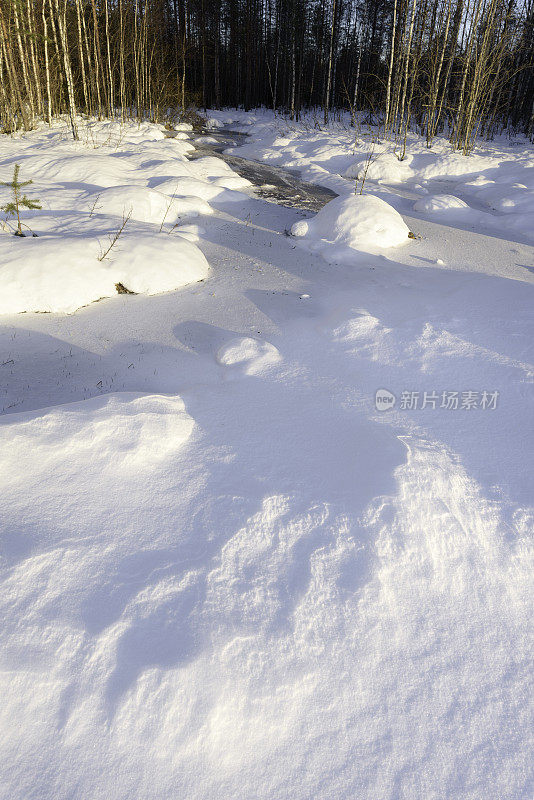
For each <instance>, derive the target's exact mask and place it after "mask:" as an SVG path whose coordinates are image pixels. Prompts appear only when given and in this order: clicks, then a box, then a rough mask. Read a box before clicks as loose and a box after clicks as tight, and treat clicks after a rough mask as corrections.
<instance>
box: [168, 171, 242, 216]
mask: <svg viewBox="0 0 534 800" xmlns="http://www.w3.org/2000/svg"><path fill="white" fill-rule="evenodd" d="M220 180H222V181H223V183H222V184H221V183H219V181H220ZM231 180H232V179H231V177H230V178H222V179H219V178H216V179H215V180H213V181H208V180H204V179H201V178H194V177H192V176H191V177H189V176H186V177H183V178H168V179H167V180H165V181H162V183H159V184H158V186H157V190H158V192H163V194H166V195H169V196H170V197H173V196H174V197H185V196H189V197H199V198H200V199H201V200H205V201H206V202H209V201H210V200H217V202H221V201H223V202H236V201H239V200H244V199H246V197H245V195H244V194H243V193H242V192H236V191H232V190H231V189H228V188H226V187H225V185H224V182H225V181H231ZM237 180H238V181H242V180H243V179H242V178H238V179H237ZM247 183H248V181H247ZM202 213H205V212H202Z"/></svg>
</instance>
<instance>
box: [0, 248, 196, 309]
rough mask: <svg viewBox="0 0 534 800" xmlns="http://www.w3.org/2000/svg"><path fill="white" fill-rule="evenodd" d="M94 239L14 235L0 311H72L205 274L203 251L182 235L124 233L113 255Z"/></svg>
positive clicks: (1, 278)
mask: <svg viewBox="0 0 534 800" xmlns="http://www.w3.org/2000/svg"><path fill="white" fill-rule="evenodd" d="M107 245H108V242H107V240H103V239H98V238H96V237H94V236H93V237H76V236H71V237H39V238H36V239H34V238H32V237H26V238H24V239H18V238H15V237H13V243H10V249H9V252H8V253H5V252H4V255H3V261H2V264H1V265H0V285H1V286H2V291H1V292H0V314H17V313H21V312H24V311H34V312H39V311H40V312H62V313H72V312H73V311H76V309H78V308H81V307H82V306H86V305H88V304H89V303H93V302H94V301H95V300H100V299H101V298H103V297H113V296H116V294H117V288H116V284H117V283H122V284H123V286H125V287H126V288H127V289H129V290H130V291H132V292H146V293H147V294H158V293H160V292H167V291H171V290H173V289H178V288H180V287H181V286H185V285H186V284H188V283H193V282H195V281H198V280H202V279H203V278H205V277H206V276H207V274H208V272H209V266H208V262H207V261H206V258H205V256H204V254H203V253H202V252H201V251H200V250H199V249H198V248H197V247H196V246H195V245H194V244H192V243H191V242H190V241H187V240H186V239H185V238H184V237H182V236H180V237H170V236H167V235H166V234H163V233H162V234H161V235H160V236H159V237H158V238H157V240H155V238H154V236H150V235H135V234H132V235H129V234H127V233H126V234H123V236H122V237H121V238H120V240H119V242H118V243H117V245H116V246H115V247H114V248H113V250H112V251H111V252H110V254H109V260H108V259H105V260H103V261H99V260H98V258H99V255H100V254H101V253H102V251H103V249H105V247H106V246H107Z"/></svg>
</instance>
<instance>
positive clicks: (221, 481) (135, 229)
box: [0, 111, 534, 800]
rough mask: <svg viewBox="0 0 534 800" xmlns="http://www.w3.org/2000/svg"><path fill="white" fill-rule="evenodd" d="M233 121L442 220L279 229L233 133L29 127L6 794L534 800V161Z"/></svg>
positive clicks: (13, 275) (10, 494)
mask: <svg viewBox="0 0 534 800" xmlns="http://www.w3.org/2000/svg"><path fill="white" fill-rule="evenodd" d="M209 125H210V126H211V127H212V129H213V130H214V131H216V130H220V129H221V127H225V128H232V129H234V130H238V131H247V132H248V133H249V136H248V137H247V139H246V140H245V142H244V143H243V144H241V146H240V147H237V148H235V149H234V150H232V153H230V154H229V155H233V156H241V155H242V156H244V157H245V158H247V159H249V160H250V159H252V160H257V161H259V162H261V163H265V164H267V165H274V166H276V167H284V168H287V169H289V170H292V171H293V174H295V172H298V173H299V174H300V175H301V177H302V178H303V179H304V180H306V181H309V182H311V183H314V184H320V185H322V186H323V187H326V188H327V189H329V190H330V191H331V192H336V193H337V194H340V195H343V194H344V193H345V194H347V193H351V192H353V190H354V184H355V180H356V179H357V174H358V172H359V171H361V169H362V165H363V168H365V166H366V165H367V166H368V169H367V176H366V177H367V180H366V184H365V189H364V194H366V193H368V194H373V195H376V196H378V197H380V198H381V199H382V200H386V201H387V203H389V204H390V205H391V206H392V207H393V208H394V209H396V211H397V212H399V213H400V214H401V215H402V217H403V218H404V220H405V222H406V224H407V225H408V227H409V229H410V231H413V232H414V234H415V235H416V237H417V238H415V239H407V240H406V243H405V244H403V245H401V246H399V247H390V248H387V249H384V248H381V247H380V241H379V240H377V243H376V247H370V248H369V250H368V251H367V252H363V251H355V250H352V251H351V249H350V248H349V247H347V246H346V245H345V244H343V243H342V244H341V245H340V243H339V242H337V243H334V244H332V243H330V242H328V241H325V240H324V239H321V240H319V239H318V238H317V237H315V238H314V236H313V235H312V234H311V233H308V234H307V235H304V236H302V237H296V236H291V235H288V232H289V231H290V230H291V228H292V226H293V225H295V224H296V223H301V222H303V221H308V220H310V219H311V218H312V217H313V211H310V210H309V208H310V206H309V205H308V206H306V203H304V209H306V208H308V210H303V209H302V208H299V207H295V206H298V205H299V203H298V202H297V203H296V204H292V203H290V204H288V205H287V206H282V205H280V204H279V203H278V202H273V197H274V196H271V197H270V196H269V192H270V191H271V189H270V188H269V186H268V185H267V186H265V185H263V187H262V191H263V193H264V196H263V197H260V196H258V194H256V193H255V191H254V188H253V187H251V186H250V185H249V183H248V181H247V180H246V179H245V178H242V177H239V176H237V175H236V174H235V172H232V171H231V168H230V166H229V165H226V164H223V162H222V161H220V160H218V159H217V160H216V157H215V156H214V155H212V154H210V153H209V152H207V151H206V152H205V153H203V154H202V155H201V157H200V158H192V159H191V160H189V159H190V157H191V156H192V155H194V152H193V146H194V145H195V144H196V146H197V147H198V148H201V147H205V146H206V145H208V146H209V145H210V142H209V138H210V137H209V133H208V134H207V138H206V136H203V137H196V136H195V134H193V133H191V132H189V131H187V130H185V131H183V130H182V131H179V133H180V134H183V135H182V136H180V137H179V138H177V139H165V138H164V134H163V132H162V131H161V130H160V129H159V128H158V127H157V126H149V125H147V126H144V127H143V128H142V129H138V128H137V127H135V126H127V127H126V128H125V129H120V132H118V130H119V129H118V126H113V125H111V124H110V125H107V126H106V125H104V124H102V125H100V126H98V125H96V124H94V125H88V126H87V131H88V133H87V136H86V138H85V139H84V141H82V142H81V143H79V144H73V143H70V142H69V141H68V139H67V131H66V130H65V128H64V126H63V127H61V126H57V127H56V128H54V129H53V130H52V131H48V130H47V129H45V128H42V129H40V130H38V131H36V132H32V133H31V134H28V135H26V136H20V137H18V138H7V137H3V138H2V141H1V142H0V178H1V179H2V180H4V181H8V180H10V177H11V174H12V170H13V164H14V163H20V164H21V179H22V180H24V179H26V178H30V177H31V178H33V179H34V181H35V183H34V184H33V185H32V186H30V187H28V188H27V189H26V190H25V191H26V192H27V193H28V195H32V196H35V197H36V198H39V199H40V200H41V203H42V205H43V209H42V210H40V211H38V210H37V211H28V212H26V214H25V215H24V221H25V223H26V224H27V225H28V226H30V227H31V229H32V230H34V231H35V232H36V233H38V237H37V238H33V237H27V238H24V239H18V237H12V236H10V235H9V234H8V233H7V232H4V233H3V234H0V255H1V262H0V313H2V314H3V316H2V317H1V319H0V354H1V357H0V381H1V384H0V392H1V394H0V410H1V411H2V412H3V413H2V416H1V417H0V440H1V443H0V476H1V477H0V483H1V487H0V488H1V497H2V504H1V511H0V514H1V529H2V562H1V573H0V580H1V585H2V589H1V593H0V603H1V606H2V621H3V622H2V626H1V629H0V642H1V647H0V653H1V656H0V658H1V662H2V671H1V673H0V680H1V682H2V693H3V702H2V709H1V712H0V720H1V721H0V731H1V736H0V753H1V762H0V763H1V764H2V766H1V767H0V771H1V773H2V782H1V787H2V788H0V797H1V798H6V800H7V798H9V800H29V798H39V800H52V798H54V800H72V799H73V798H80V800H81V798H83V800H97V798H114V800H127V799H128V800H133V798H143V800H156V799H157V800H171V798H172V800H175V799H176V798H188V800H193V799H195V800H215V798H227V799H228V800H230V799H231V800H252V798H254V800H261V799H264V800H282V799H283V798H287V800H289V799H291V800H309V799H310V798H314V799H317V800H319V799H320V800H327V799H328V800H341V798H347V800H348V798H350V800H354V798H358V800H360V799H361V800H377V799H378V798H380V800H397V799H398V798H421V800H423V798H424V800H430V798H433V799H435V800H437V799H438V798H440V799H442V800H454V799H457V800H460V799H461V800H468V799H470V800H480V798H481V797H484V798H486V800H504V799H505V798H507V799H508V800H520V799H523V798H524V800H527V798H531V797H532V792H533V789H534V784H533V773H532V752H533V745H534V735H533V730H534V727H533V711H534V700H533V697H534V692H533V670H532V645H533V637H532V619H533V612H534V608H533V605H534V602H533V597H534V592H533V588H534V586H533V574H534V573H533V569H532V567H533V558H532V555H533V549H532V540H531V536H532V529H533V520H534V510H533V505H532V472H533V469H532V467H533V459H532V444H533V437H532V433H533V418H534V415H533V403H532V376H533V371H534V368H533V366H532V342H533V338H532V333H533V307H534V306H533V295H534V291H533V286H532V284H533V283H534V247H533V242H534V226H533V225H532V214H531V209H532V207H533V204H532V198H533V197H534V153H533V151H532V147H531V146H529V145H528V143H526V142H520V143H519V144H518V143H508V142H504V141H503V142H497V143H491V144H481V145H480V146H479V147H477V149H476V150H475V152H474V154H473V155H472V156H470V157H469V159H466V158H465V157H464V156H458V155H456V154H451V153H450V152H449V151H448V150H447V148H446V145H445V144H444V143H440V142H438V143H436V146H435V148H434V149H433V150H432V151H431V153H426V152H425V149H423V144H422V143H419V142H418V141H417V140H416V139H415V138H414V139H413V141H411V142H410V143H409V148H408V154H409V157H408V159H407V162H408V163H405V162H398V161H397V163H395V161H396V159H395V157H394V154H392V153H390V152H389V151H388V150H387V148H386V146H385V145H384V147H383V150H382V151H381V153H380V157H379V158H378V157H377V158H376V159H375V155H376V148H380V147H382V145H374V148H375V149H374V150H373V154H372V159H374V160H372V159H369V152H370V150H369V148H371V149H372V148H373V144H372V143H371V139H370V138H368V139H367V140H365V141H364V140H363V139H362V144H361V145H360V144H359V145H357V146H356V148H355V147H354V142H353V133H352V132H351V131H350V129H348V127H346V126H345V127H344V126H339V125H333V126H331V128H330V129H328V130H326V131H325V130H322V131H317V130H314V129H313V126H312V125H311V124H310V123H309V121H308V122H307V123H306V124H301V125H290V124H289V123H287V122H285V121H281V120H274V119H273V118H272V116H269V115H267V114H265V113H264V114H259V113H258V114H245V113H244V112H235V111H234V112H212V113H210V121H209ZM198 138H200V141H197V142H195V139H198ZM212 138H213V139H216V138H217V137H215V136H213V137H212ZM211 144H212V145H213V144H214V142H211ZM390 156H392V157H391V158H390ZM221 165H222V166H221ZM234 168H238V164H237V163H235V164H234ZM407 170H411V172H407ZM180 181H181V183H180ZM176 187H178V188H176ZM3 191H7V190H3ZM295 191H296V192H297V193H298V191H300V190H299V189H298V186H297V189H296V190H295ZM312 193H313V192H312ZM162 197H163V198H164V199H162ZM327 197H328V193H326V195H325V199H327ZM165 198H167V199H165ZM274 199H276V200H278V201H280V197H274ZM457 201H458V202H457ZM3 202H4V201H3ZM336 202H337V201H336ZM203 204H204V205H203ZM291 205H293V207H290V206H291ZM414 206H415V208H414ZM125 212H126V216H128V213H130V216H129V218H128V222H127V227H126V229H125V231H124V232H123V234H121V236H120V237H119V240H118V241H117V243H116V245H114V247H113V248H112V250H111V252H110V254H109V257H106V258H105V259H103V260H102V261H99V260H98V256H99V255H102V252H103V249H105V247H106V246H107V245H106V242H108V237H111V240H112V239H113V236H114V231H115V232H116V231H117V230H118V227H120V225H121V224H122V219H123V214H124V213H125ZM320 213H322V212H320ZM194 215H197V216H194ZM192 219H193V220H194V221H193V222H192V221H191V220H192ZM175 226H178V227H175ZM309 230H310V231H312V227H310V229H309ZM23 248H25V249H23ZM88 275H90V276H92V277H90V278H88V277H87V276H88ZM116 283H121V284H124V286H125V287H126V288H128V289H130V290H132V291H135V292H136V293H135V294H117V290H116V288H115V284H116ZM99 298H103V299H99ZM94 300H98V302H93V301H94ZM76 309H77V310H76ZM22 311H25V312H26V313H16V312H22ZM46 311H48V312H49V313H38V312H46ZM377 392H378V397H377ZM388 399H389V405H388ZM385 408H387V409H388V410H384V409H385Z"/></svg>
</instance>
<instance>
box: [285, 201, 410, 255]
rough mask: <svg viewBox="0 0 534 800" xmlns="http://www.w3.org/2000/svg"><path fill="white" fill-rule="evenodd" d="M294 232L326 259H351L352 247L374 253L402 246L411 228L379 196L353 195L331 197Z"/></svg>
mask: <svg viewBox="0 0 534 800" xmlns="http://www.w3.org/2000/svg"><path fill="white" fill-rule="evenodd" d="M291 233H292V235H293V236H296V237H299V238H302V240H303V241H304V242H305V243H306V245H307V246H308V247H309V248H310V249H312V250H321V253H322V254H323V255H324V256H325V257H326V258H328V257H329V254H330V255H331V257H332V258H334V259H339V258H343V257H349V258H350V251H351V250H352V251H354V250H357V251H362V252H366V253H373V252H377V251H380V250H382V249H386V248H389V247H398V246H399V245H401V244H404V243H405V242H406V241H407V239H408V233H409V228H408V226H407V225H406V223H405V222H404V220H403V219H402V217H401V215H400V214H399V213H398V212H397V211H395V209H394V208H392V206H390V205H388V203H386V202H385V201H384V200H381V199H380V198H379V197H373V196H372V195H367V194H364V195H358V194H351V195H348V196H347V197H338V198H336V199H335V200H331V201H330V203H327V204H326V206H325V207H324V208H323V209H321V211H319V213H318V214H317V215H316V216H315V217H314V218H313V219H311V220H302V221H299V222H296V223H295V224H294V225H293V227H292V228H291ZM328 245H336V247H335V249H332V250H331V249H330V248H329V246H328Z"/></svg>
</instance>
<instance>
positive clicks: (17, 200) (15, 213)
mask: <svg viewBox="0 0 534 800" xmlns="http://www.w3.org/2000/svg"><path fill="white" fill-rule="evenodd" d="M19 172H20V164H15V169H14V171H13V180H12V181H11V182H10V183H6V182H4V181H0V186H7V187H8V188H9V189H11V191H12V194H13V200H12V201H11V202H10V203H6V204H5V205H3V206H0V210H2V211H3V212H4V213H5V214H7V216H8V217H16V218H17V230H16V231H15V234H14V235H15V236H25V235H26V234H24V233H23V231H22V226H23V224H24V223H22V222H21V220H20V209H21V208H27V209H29V210H30V211H33V210H35V209H40V208H41V205H40V204H39V202H38V201H37V200H30V198H29V197H26V195H25V194H22V195H21V189H24V188H25V187H26V186H29V185H30V184H31V183H33V181H32V180H30V181H22V182H19ZM24 227H25V228H28V230H31V229H30V228H29V227H28V225H24ZM32 235H33V236H37V234H36V233H33V231H32Z"/></svg>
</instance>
